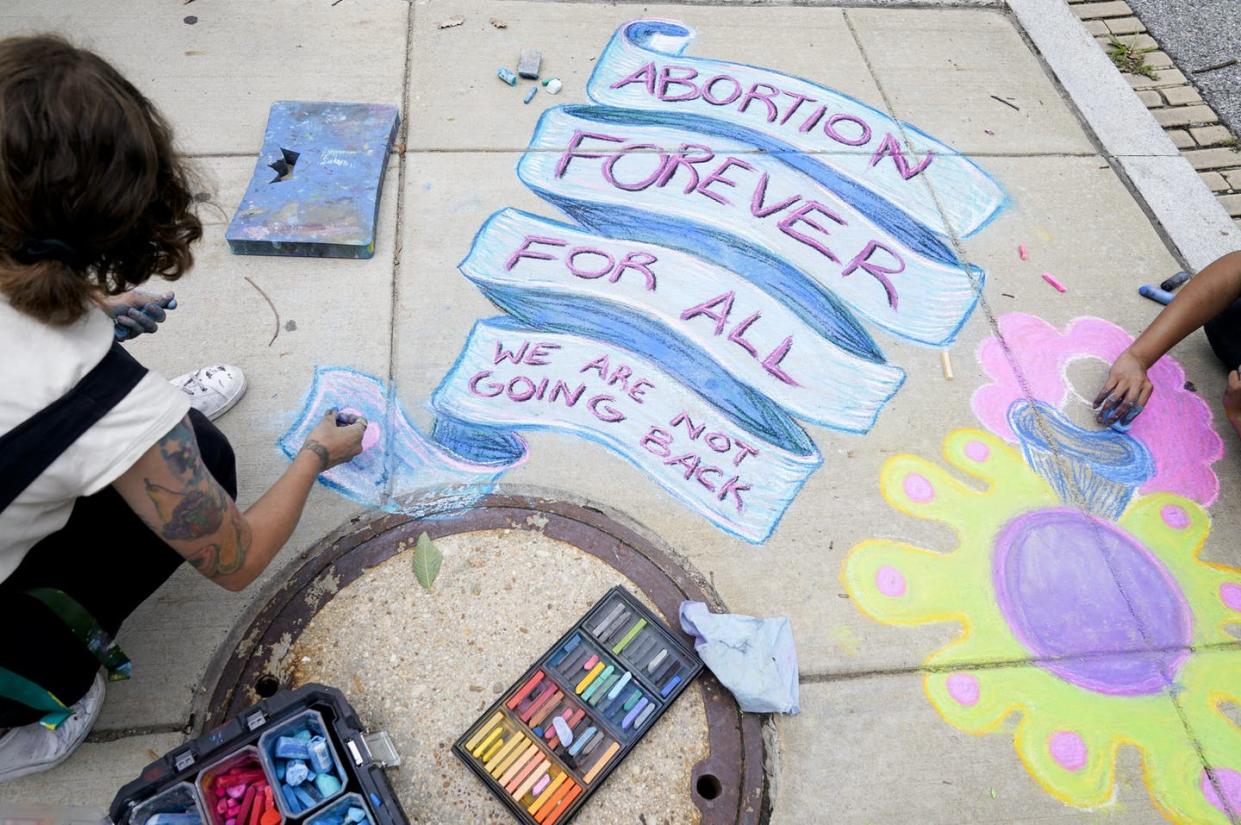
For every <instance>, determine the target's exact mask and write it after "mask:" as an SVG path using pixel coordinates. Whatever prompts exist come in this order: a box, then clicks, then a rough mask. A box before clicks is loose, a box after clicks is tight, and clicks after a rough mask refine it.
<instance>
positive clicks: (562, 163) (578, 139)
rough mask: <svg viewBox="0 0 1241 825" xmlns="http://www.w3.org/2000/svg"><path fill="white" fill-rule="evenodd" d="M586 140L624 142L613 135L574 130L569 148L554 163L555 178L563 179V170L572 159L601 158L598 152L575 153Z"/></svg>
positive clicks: (601, 155) (621, 138)
mask: <svg viewBox="0 0 1241 825" xmlns="http://www.w3.org/2000/svg"><path fill="white" fill-rule="evenodd" d="M586 138H594V139H595V140H607V141H611V142H612V143H624V142H625V139H624V138H623V137H616V136H614V135H605V134H601V133H599V132H584V131H582V130H581V129H576V130H574V132H573V137H572V138H570V139H569V148H568V149H566V150H565V151H564V154H562V155H561V156H560V160H558V161H557V162H556V177H558V178H562V177H564V173H565V170H566V169H568V168H569V161H570V160H571V159H573V158H601V157H603V154H602V153H600V152H579V151H577V149H578V147H579V146H581V145H582V141H583V140H585V139H586Z"/></svg>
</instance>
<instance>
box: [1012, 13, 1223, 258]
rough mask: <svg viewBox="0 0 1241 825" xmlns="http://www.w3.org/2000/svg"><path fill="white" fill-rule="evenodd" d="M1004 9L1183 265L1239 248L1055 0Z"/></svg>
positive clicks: (1185, 168) (1150, 121)
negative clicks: (1183, 260)
mask: <svg viewBox="0 0 1241 825" xmlns="http://www.w3.org/2000/svg"><path fill="white" fill-rule="evenodd" d="M1008 5H1009V8H1010V9H1012V11H1013V14H1015V15H1016V17H1017V20H1018V22H1019V23H1020V24H1021V27H1022V28H1023V29H1024V30H1025V32H1026V35H1027V36H1028V37H1029V38H1030V41H1031V42H1032V43H1033V44H1034V46H1035V48H1037V49H1038V51H1039V52H1040V54H1041V55H1042V57H1043V59H1044V60H1045V61H1046V62H1047V65H1048V66H1050V67H1051V70H1052V72H1054V73H1055V75H1056V78H1057V79H1058V80H1059V81H1060V84H1061V85H1062V86H1064V89H1065V91H1067V92H1068V94H1069V97H1070V98H1072V100H1073V103H1074V104H1075V105H1076V106H1077V109H1078V111H1080V112H1081V114H1082V116H1083V117H1084V118H1085V119H1086V122H1087V123H1088V124H1089V125H1090V128H1091V129H1092V130H1093V131H1094V133H1095V135H1096V136H1097V137H1098V139H1099V142H1100V143H1101V144H1102V145H1103V151H1104V153H1105V154H1107V155H1108V156H1109V157H1113V158H1115V159H1116V160H1117V162H1118V163H1119V164H1120V166H1121V168H1122V169H1123V170H1124V172H1125V174H1126V175H1127V176H1128V177H1129V180H1130V182H1131V183H1132V185H1133V187H1134V188H1135V189H1136V190H1137V192H1138V194H1139V195H1141V197H1142V199H1143V200H1144V201H1145V202H1146V205H1147V207H1148V208H1149V209H1150V211H1151V213H1152V215H1153V216H1154V218H1155V219H1156V220H1157V221H1158V222H1159V224H1160V225H1161V226H1162V228H1163V231H1164V232H1165V233H1166V234H1167V236H1168V238H1169V240H1171V242H1172V243H1173V245H1174V246H1175V247H1176V248H1177V250H1178V251H1179V252H1180V254H1181V257H1182V258H1184V259H1185V262H1186V263H1187V264H1188V265H1189V266H1190V267H1191V268H1193V269H1195V270H1197V269H1201V268H1202V267H1204V266H1206V265H1207V264H1209V263H1210V262H1211V261H1213V260H1215V259H1216V258H1218V257H1219V256H1221V255H1224V254H1226V253H1228V252H1232V251H1234V250H1237V249H1241V229H1238V228H1237V226H1236V224H1234V223H1233V221H1232V219H1231V218H1230V217H1229V216H1228V213H1227V212H1226V211H1225V210H1224V208H1223V206H1221V205H1220V203H1219V201H1217V200H1216V199H1215V196H1214V195H1213V194H1212V193H1211V191H1210V190H1209V189H1208V188H1207V187H1206V185H1205V184H1204V183H1203V182H1202V180H1201V178H1199V177H1198V173H1197V172H1196V171H1195V170H1194V168H1193V166H1191V165H1190V163H1189V161H1187V160H1185V158H1183V157H1181V154H1180V151H1179V150H1178V149H1177V148H1176V146H1175V145H1174V144H1173V143H1172V141H1171V139H1169V138H1168V136H1167V135H1166V134H1165V133H1164V131H1163V128H1162V127H1161V126H1160V125H1159V124H1158V123H1157V122H1156V121H1155V118H1154V117H1153V116H1152V115H1151V114H1150V112H1148V111H1147V109H1146V107H1145V106H1144V105H1143V104H1142V102H1141V101H1140V100H1139V99H1138V97H1137V95H1136V94H1134V92H1133V90H1132V89H1131V88H1130V87H1129V84H1128V83H1127V82H1126V81H1125V79H1124V78H1123V77H1122V76H1121V74H1120V72H1119V71H1118V70H1117V69H1116V67H1115V66H1113V65H1112V62H1111V61H1110V60H1109V59H1108V58H1107V55H1105V54H1104V53H1103V52H1102V51H1101V50H1100V49H1099V47H1098V45H1097V44H1096V43H1095V41H1094V38H1093V37H1091V36H1090V33H1089V32H1088V31H1087V30H1086V28H1085V26H1083V25H1082V23H1081V21H1079V20H1078V18H1077V16H1076V15H1075V14H1074V13H1073V11H1072V10H1071V9H1070V8H1069V7H1068V6H1067V5H1066V4H1065V3H1064V2H1063V0H1009V2H1008Z"/></svg>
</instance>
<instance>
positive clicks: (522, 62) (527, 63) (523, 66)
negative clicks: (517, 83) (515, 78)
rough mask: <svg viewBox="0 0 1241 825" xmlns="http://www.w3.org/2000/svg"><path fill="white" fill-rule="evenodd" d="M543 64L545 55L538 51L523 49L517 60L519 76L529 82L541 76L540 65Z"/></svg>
mask: <svg viewBox="0 0 1241 825" xmlns="http://www.w3.org/2000/svg"><path fill="white" fill-rule="evenodd" d="M542 62H543V54H542V53H541V52H540V51H539V50H538V49H522V50H521V55H520V56H519V57H518V58H517V74H519V75H521V76H522V77H524V78H527V79H529V80H534V79H535V78H537V77H538V76H539V65H540V64H542Z"/></svg>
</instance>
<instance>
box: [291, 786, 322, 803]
mask: <svg viewBox="0 0 1241 825" xmlns="http://www.w3.org/2000/svg"><path fill="white" fill-rule="evenodd" d="M293 793H294V795H295V796H296V797H297V801H298V803H299V804H301V806H302V808H313V807H314V804H315V803H316V802H318V801H319V800H317V799H315V798H314V797H313V796H311V795H310V791H308V790H306V786H305V785H299V786H297V787H296V788H294V789H293Z"/></svg>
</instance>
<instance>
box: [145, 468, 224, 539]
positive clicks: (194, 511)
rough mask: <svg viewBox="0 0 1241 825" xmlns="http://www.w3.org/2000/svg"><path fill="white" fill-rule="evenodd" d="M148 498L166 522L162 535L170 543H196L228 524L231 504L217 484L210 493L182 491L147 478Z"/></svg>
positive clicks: (211, 487) (208, 490) (206, 491)
mask: <svg viewBox="0 0 1241 825" xmlns="http://www.w3.org/2000/svg"><path fill="white" fill-rule="evenodd" d="M145 481H146V491H147V497H148V498H150V499H151V503H153V504H154V505H155V509H156V511H158V513H159V515H160V519H161V521H162V522H163V523H162V526H161V527H160V535H162V536H163V537H164V538H165V539H168V540H169V541H176V540H178V539H180V540H184V541H192V540H193V539H201V538H204V537H206V536H209V535H211V534H212V533H214V532H215V531H216V530H219V529H220V525H221V524H223V523H224V515H225V513H227V512H228V510H229V502H228V501H227V500H226V499H225V497H224V495H223V494H222V491H220V490H219V488H218V487H217V486H216V485H214V484H211V485H208V486H207V489H206V490H186V491H184V492H178V491H176V490H169V489H168V488H167V487H161V486H160V485H158V484H155V483H153V482H152V481H151V480H150V479H146V480H145Z"/></svg>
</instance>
